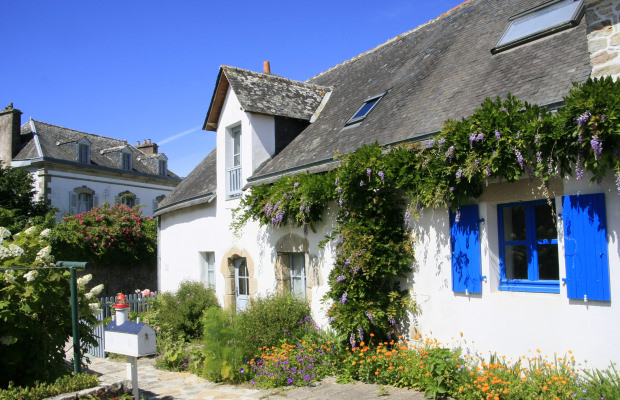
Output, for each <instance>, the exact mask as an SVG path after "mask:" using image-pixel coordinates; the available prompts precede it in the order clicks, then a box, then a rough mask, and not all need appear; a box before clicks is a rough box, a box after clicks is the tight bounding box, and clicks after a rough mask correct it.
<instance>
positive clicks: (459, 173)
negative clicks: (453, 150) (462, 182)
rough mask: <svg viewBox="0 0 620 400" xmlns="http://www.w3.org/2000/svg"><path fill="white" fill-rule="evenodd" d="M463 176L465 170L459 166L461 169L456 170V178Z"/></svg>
mask: <svg viewBox="0 0 620 400" xmlns="http://www.w3.org/2000/svg"><path fill="white" fill-rule="evenodd" d="M462 176H463V170H462V169H460V168H459V170H458V171H456V179H461V177H462Z"/></svg>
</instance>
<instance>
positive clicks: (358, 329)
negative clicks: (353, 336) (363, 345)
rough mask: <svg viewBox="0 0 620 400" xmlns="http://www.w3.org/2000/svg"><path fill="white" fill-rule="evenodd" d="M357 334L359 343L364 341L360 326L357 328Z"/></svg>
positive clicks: (362, 330)
mask: <svg viewBox="0 0 620 400" xmlns="http://www.w3.org/2000/svg"><path fill="white" fill-rule="evenodd" d="M357 334H358V335H359V338H360V342H363V341H364V329H363V328H362V327H361V326H358V327H357Z"/></svg>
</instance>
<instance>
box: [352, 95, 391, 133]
mask: <svg viewBox="0 0 620 400" xmlns="http://www.w3.org/2000/svg"><path fill="white" fill-rule="evenodd" d="M386 93H387V92H386ZM383 96H385V93H382V94H380V95H378V96H374V97H371V98H369V99H366V100H364V104H362V106H361V107H360V108H359V109H358V110H357V111H356V112H355V114H353V116H352V117H351V118H349V120H348V121H347V123H346V125H351V124H355V123H357V122H361V121H362V120H364V118H366V116H367V115H368V114H369V113H370V111H372V109H373V108H375V106H376V105H377V103H379V101H380V100H381V98H383Z"/></svg>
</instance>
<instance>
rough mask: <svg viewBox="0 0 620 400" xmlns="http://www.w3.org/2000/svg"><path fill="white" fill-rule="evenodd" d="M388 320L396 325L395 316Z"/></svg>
mask: <svg viewBox="0 0 620 400" xmlns="http://www.w3.org/2000/svg"><path fill="white" fill-rule="evenodd" d="M388 321H389V322H390V325H392V326H396V320H395V319H394V318H389V319H388Z"/></svg>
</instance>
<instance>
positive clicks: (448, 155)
mask: <svg viewBox="0 0 620 400" xmlns="http://www.w3.org/2000/svg"><path fill="white" fill-rule="evenodd" d="M445 156H446V158H449V159H450V160H452V159H453V158H454V146H450V147H448V151H446V154H445Z"/></svg>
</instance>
